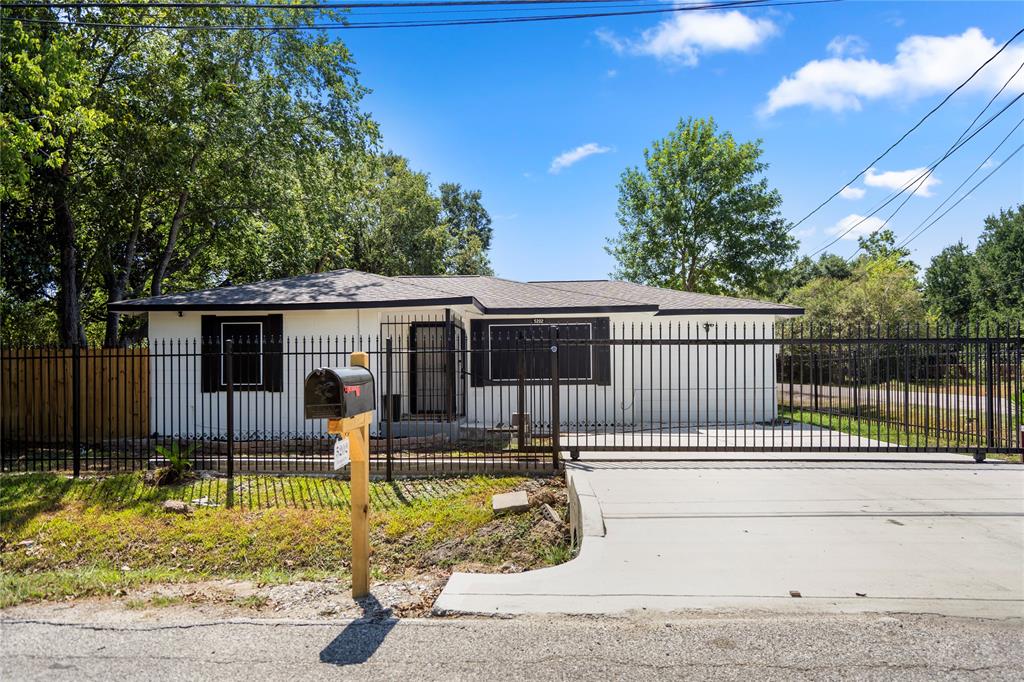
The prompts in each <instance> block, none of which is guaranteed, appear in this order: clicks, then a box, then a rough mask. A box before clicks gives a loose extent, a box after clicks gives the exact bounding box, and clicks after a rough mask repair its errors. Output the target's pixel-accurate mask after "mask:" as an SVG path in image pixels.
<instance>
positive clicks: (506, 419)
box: [0, 316, 1024, 477]
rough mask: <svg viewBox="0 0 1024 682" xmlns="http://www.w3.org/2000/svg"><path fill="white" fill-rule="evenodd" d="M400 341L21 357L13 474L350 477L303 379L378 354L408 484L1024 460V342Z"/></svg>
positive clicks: (585, 335) (699, 327) (902, 335)
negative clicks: (792, 464)
mask: <svg viewBox="0 0 1024 682" xmlns="http://www.w3.org/2000/svg"><path fill="white" fill-rule="evenodd" d="M381 332H382V334H381V336H374V337H318V338H315V339H313V338H295V337H280V336H278V337H273V336H267V337H261V338H244V337H237V338H234V337H232V338H225V339H209V338H204V339H173V340H172V339H158V340H153V341H151V342H150V344H149V345H148V346H142V347H138V348H72V349H54V348H22V349H11V348H7V349H4V350H3V352H2V357H0V360H2V361H0V408H2V410H0V417H2V422H0V468H2V470H4V471H26V470H29V471H31V470H67V471H70V472H72V473H76V474H77V473H78V472H80V471H83V470H85V471H125V470H135V469H145V468H150V467H153V466H158V465H161V464H163V463H165V462H166V461H167V458H168V455H169V454H173V453H175V452H177V453H185V454H187V456H188V457H189V458H190V459H191V461H192V462H193V464H194V466H195V467H196V468H199V469H212V470H221V471H237V472H261V473H269V472H319V473H329V472H330V471H331V461H332V456H331V449H332V442H333V440H332V437H331V436H330V435H329V434H327V433H326V422H325V421H323V420H306V419H304V418H303V409H302V383H303V379H304V378H305V376H306V375H307V374H308V373H309V372H311V371H312V370H313V369H316V368H317V367H324V366H343V365H345V364H347V362H348V357H349V354H350V353H351V352H352V351H356V350H361V351H365V352H367V353H368V354H369V356H370V370H371V371H372V372H373V373H374V375H375V379H376V382H375V383H376V386H377V390H378V395H377V411H376V422H375V424H374V425H373V427H372V439H371V444H370V447H371V463H372V465H373V467H374V471H375V472H377V473H380V474H381V475H384V476H388V477H390V476H391V475H393V474H396V473H399V474H400V473H423V474H443V473H463V472H499V471H529V470H543V469H552V468H557V467H558V466H559V462H560V458H561V456H562V454H564V453H569V454H571V455H573V456H579V455H580V453H586V452H600V451H615V452H641V453H642V452H656V451H658V452H672V451H678V452H691V453H692V452H700V451H728V452H732V453H735V455H734V457H735V458H738V459H742V458H743V457H744V455H743V453H745V452H764V451H777V452H783V453H792V454H790V455H789V456H790V457H791V458H800V455H799V453H834V454H838V456H840V457H841V456H842V453H845V452H850V453H853V452H856V453H869V454H870V453H878V452H887V453H896V456H897V457H898V456H899V454H900V453H907V454H908V457H909V456H910V455H912V453H920V452H961V453H968V454H972V455H974V456H975V457H976V458H977V459H983V458H984V457H985V456H986V455H988V454H996V453H999V454H1003V455H1006V454H1012V455H1024V447H1022V441H1021V439H1022V431H1021V428H1022V423H1024V420H1022V403H1024V385H1022V352H1021V351H1022V348H1021V346H1022V341H1021V333H1020V328H1019V327H1018V328H1015V329H1013V330H1010V329H1008V328H1001V329H999V330H991V329H990V330H981V329H977V328H974V329H971V330H952V329H941V330H937V329H935V328H934V327H923V328H917V327H915V328H909V327H906V326H901V327H898V328H897V327H889V328H880V327H872V328H870V329H861V330H853V331H847V332H845V333H843V334H840V333H838V332H834V331H832V330H829V329H818V328H814V329H811V328H810V327H806V326H801V325H799V324H785V325H783V324H781V323H779V324H777V325H775V326H774V327H773V326H772V325H770V324H765V325H751V324H749V323H748V324H747V325H743V324H742V323H737V324H725V323H719V324H712V323H689V324H687V323H672V324H669V323H664V324H660V325H659V324H654V325H651V324H645V325H633V326H621V325H620V326H609V325H607V324H606V323H605V324H604V326H601V325H600V324H593V323H591V322H586V323H580V322H578V321H574V320H571V319H569V320H559V321H557V322H556V323H547V324H544V325H541V324H536V323H532V322H531V321H525V322H524V323H523V324H503V325H500V328H497V329H495V328H493V327H492V329H490V330H489V331H488V333H487V335H486V338H473V336H472V334H470V335H467V334H466V332H465V328H464V326H462V323H461V321H459V320H457V319H455V318H453V317H452V316H447V317H446V318H445V319H444V320H430V319H425V320H424V319H414V320H406V319H404V318H403V319H400V320H397V321H393V322H388V323H387V325H384V324H382V329H381ZM385 332H386V334H385ZM696 456H699V455H696ZM860 456H861V457H863V456H865V455H860ZM887 457H889V458H891V457H893V455H892V454H889V455H887Z"/></svg>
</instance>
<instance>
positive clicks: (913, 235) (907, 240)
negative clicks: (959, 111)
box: [896, 118, 1024, 248]
mask: <svg viewBox="0 0 1024 682" xmlns="http://www.w3.org/2000/svg"><path fill="white" fill-rule="evenodd" d="M1021 125H1024V118H1022V119H1021V120H1019V121H1017V125H1015V126H1013V128H1011V129H1010V132H1008V133H1006V137H1004V138H1003V139H1002V140H1000V142H999V144H997V145H996V146H995V149H993V150H992V151H991V152H989V155H988V156H986V157H985V158H984V159H983V160H982V162H981V163H979V164H978V165H977V166H976V167H975V169H974V170H973V171H971V174H970V175H968V176H967V177H966V178H964V179H963V181H962V182H961V183H960V184H959V185H957V186H956V189H954V190H953V191H952V192H950V193H949V195H948V196H947V197H946V198H945V199H943V200H942V203H940V204H939V205H938V206H936V207H935V209H934V210H933V211H932V212H931V213H929V214H928V215H927V216H925V218H924V220H922V221H921V223H920V224H919V225H918V226H917V227H915V228H914V229H913V230H911V231H910V233H909V234H908V235H907V236H906V237H904V238H903V241H901V242H900V243H899V244H897V245H896V247H897V248H900V247H902V246H905V245H906V244H909V243H910V242H912V241H913V240H914V239H916V238H917V235H918V234H920V232H918V230H920V229H921V227H922V226H923V225H924V224H925V223H927V222H928V221H929V220H931V217H932V216H933V215H935V214H936V213H938V212H939V211H940V210H942V207H943V206H945V205H946V202H948V201H949V200H950V199H952V198H953V197H955V196H956V193H957V192H959V191H960V190H961V189H962V188H963V186H964V185H966V184H967V183H968V182H970V181H971V178H973V177H974V176H975V175H977V173H978V171H980V170H981V169H982V168H984V167H985V164H986V163H988V162H989V159H991V158H992V157H993V156H995V155H996V152H998V151H999V150H1000V149H1001V148H1002V146H1003V145H1004V144H1006V141H1007V140H1009V139H1010V136H1011V135H1013V134H1014V133H1015V132H1017V129H1018V128H1020V127H1021ZM922 231H923V230H922Z"/></svg>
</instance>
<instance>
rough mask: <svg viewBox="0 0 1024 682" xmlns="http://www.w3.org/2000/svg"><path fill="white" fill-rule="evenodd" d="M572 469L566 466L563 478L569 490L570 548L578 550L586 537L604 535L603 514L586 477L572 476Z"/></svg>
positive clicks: (570, 466)
mask: <svg viewBox="0 0 1024 682" xmlns="http://www.w3.org/2000/svg"><path fill="white" fill-rule="evenodd" d="M573 469H574V467H573V465H572V464H566V467H565V477H566V479H567V480H566V483H567V484H568V488H569V529H570V532H571V535H572V546H573V547H574V548H576V549H577V550H579V549H580V548H581V547H582V545H583V540H584V539H585V538H588V537H598V538H603V537H604V535H605V527H604V512H602V511H601V503H600V502H599V501H598V499H597V495H596V494H595V493H594V489H593V487H592V486H591V485H590V481H589V480H587V477H586V476H575V475H573V474H574V473H576V472H574V471H573Z"/></svg>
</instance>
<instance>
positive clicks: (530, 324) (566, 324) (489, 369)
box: [487, 320, 594, 384]
mask: <svg viewBox="0 0 1024 682" xmlns="http://www.w3.org/2000/svg"><path fill="white" fill-rule="evenodd" d="M582 325H587V329H588V331H589V335H588V336H587V340H588V341H593V340H594V323H593V322H584V321H582V320H581V321H580V322H522V323H519V324H491V325H488V326H487V380H488V381H490V382H491V383H494V384H505V383H513V382H515V381H518V379H515V378H513V379H495V378H494V368H493V367H492V363H493V362H494V351H493V349H492V348H491V339H493V338H494V336H493V334H492V333H491V330H493V329H501V328H504V327H541V326H547V327H579V326H582ZM541 340H542V339H536V341H537V342H538V343H540V341H541ZM544 340H545V341H546V339H544ZM570 340H574V341H575V340H579V339H570ZM501 350H503V351H507V350H513V349H509V348H502V349H501ZM587 370H588V374H587V376H586V377H562V378H564V379H565V380H566V381H593V380H594V344H593V343H591V344H590V364H589V367H588V368H587ZM526 381H527V382H530V381H545V379H544V378H537V379H527V380H526Z"/></svg>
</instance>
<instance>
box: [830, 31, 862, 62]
mask: <svg viewBox="0 0 1024 682" xmlns="http://www.w3.org/2000/svg"><path fill="white" fill-rule="evenodd" d="M825 49H826V50H828V53H829V54H830V55H832V56H833V57H847V56H850V57H856V56H859V55H862V54H864V53H865V52H867V51H868V43H867V41H866V40H864V39H863V38H861V37H860V36H853V35H850V36H836V37H835V38H833V39H832V40H830V41H829V43H828V46H827V47H826V48H825Z"/></svg>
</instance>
